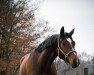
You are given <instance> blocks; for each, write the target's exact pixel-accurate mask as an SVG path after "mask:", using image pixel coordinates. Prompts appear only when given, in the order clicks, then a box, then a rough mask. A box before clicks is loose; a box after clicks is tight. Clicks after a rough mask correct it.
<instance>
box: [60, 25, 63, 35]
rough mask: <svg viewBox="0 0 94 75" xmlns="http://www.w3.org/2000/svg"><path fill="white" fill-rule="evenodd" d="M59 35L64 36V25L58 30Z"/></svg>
mask: <svg viewBox="0 0 94 75" xmlns="http://www.w3.org/2000/svg"><path fill="white" fill-rule="evenodd" d="M60 37H64V26H63V27H62V28H61V30H60Z"/></svg>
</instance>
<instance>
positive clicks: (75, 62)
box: [73, 60, 80, 68]
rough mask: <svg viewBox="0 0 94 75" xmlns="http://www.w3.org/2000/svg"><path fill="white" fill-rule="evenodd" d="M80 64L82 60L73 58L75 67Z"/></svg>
mask: <svg viewBox="0 0 94 75" xmlns="http://www.w3.org/2000/svg"><path fill="white" fill-rule="evenodd" d="M79 64H80V61H79V60H73V67H74V68H76V67H78V66H79Z"/></svg>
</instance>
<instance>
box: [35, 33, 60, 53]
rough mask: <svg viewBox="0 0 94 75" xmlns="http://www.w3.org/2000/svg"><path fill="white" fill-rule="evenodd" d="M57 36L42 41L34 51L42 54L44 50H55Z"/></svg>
mask: <svg viewBox="0 0 94 75" xmlns="http://www.w3.org/2000/svg"><path fill="white" fill-rule="evenodd" d="M58 37H59V34H55V35H52V36H50V37H49V38H47V39H46V40H44V41H43V42H42V43H41V44H40V45H39V46H38V47H37V48H36V49H35V50H36V51H38V52H42V51H43V50H45V49H46V48H50V47H52V48H53V49H55V48H57V44H58V41H57V40H58Z"/></svg>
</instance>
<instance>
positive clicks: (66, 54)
mask: <svg viewBox="0 0 94 75" xmlns="http://www.w3.org/2000/svg"><path fill="white" fill-rule="evenodd" d="M57 50H58V56H59V51H61V53H62V54H64V56H65V60H66V58H67V57H68V56H69V54H71V53H76V54H77V52H76V51H69V52H68V53H65V52H64V51H63V50H62V49H61V48H60V46H59V38H58V49H57Z"/></svg>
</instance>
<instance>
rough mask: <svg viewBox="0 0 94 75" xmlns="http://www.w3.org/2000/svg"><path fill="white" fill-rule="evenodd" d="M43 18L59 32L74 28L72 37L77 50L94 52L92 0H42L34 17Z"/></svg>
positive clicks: (93, 9) (93, 8) (93, 11)
mask: <svg viewBox="0 0 94 75" xmlns="http://www.w3.org/2000/svg"><path fill="white" fill-rule="evenodd" d="M39 17H40V18H43V19H45V20H47V21H48V22H49V26H50V27H53V28H54V30H55V33H59V31H60V28H61V27H62V26H64V27H65V30H66V32H69V31H70V30H71V29H73V28H75V33H74V35H73V38H74V40H75V42H76V50H77V52H79V53H80V52H87V53H88V54H94V0H44V1H43V2H42V3H41V5H40V7H39V9H38V10H37V16H36V18H39Z"/></svg>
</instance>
